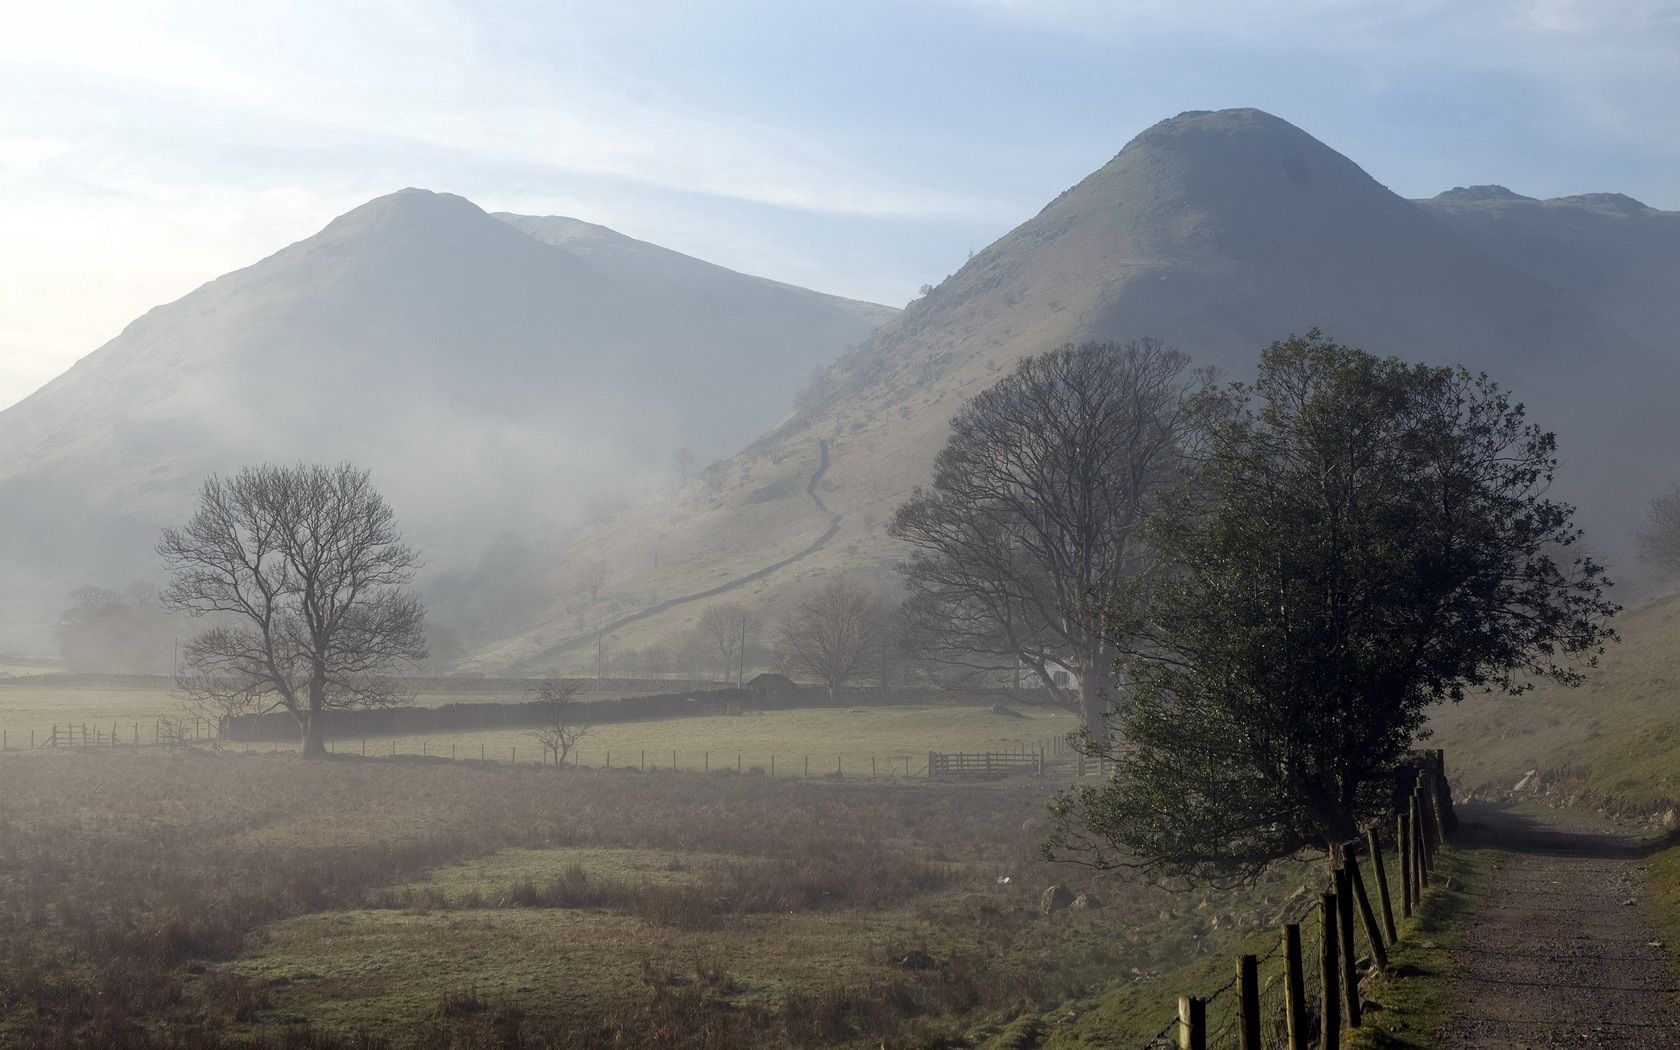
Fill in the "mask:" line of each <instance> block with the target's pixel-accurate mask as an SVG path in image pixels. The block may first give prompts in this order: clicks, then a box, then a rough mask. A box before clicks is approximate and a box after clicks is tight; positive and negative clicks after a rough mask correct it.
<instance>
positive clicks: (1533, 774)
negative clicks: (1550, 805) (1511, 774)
mask: <svg viewBox="0 0 1680 1050" xmlns="http://www.w3.org/2000/svg"><path fill="white" fill-rule="evenodd" d="M1539 786H1540V771H1539V770H1538V769H1531V770H1529V771H1528V772H1527V773H1526V774H1525V775H1524V776H1523V778H1522V779H1521V780H1519V781H1517V786H1516V787H1514V788H1512V789H1511V790H1512V791H1513V792H1515V793H1516V794H1519V795H1520V794H1522V793H1524V792H1526V791H1533V790H1535V789H1536V788H1538V787H1539Z"/></svg>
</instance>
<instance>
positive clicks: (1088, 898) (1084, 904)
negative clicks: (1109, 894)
mask: <svg viewBox="0 0 1680 1050" xmlns="http://www.w3.org/2000/svg"><path fill="white" fill-rule="evenodd" d="M1102 906H1103V902H1102V898H1101V897H1099V896H1097V895H1096V894H1095V893H1081V894H1080V895H1079V896H1077V897H1075V898H1074V899H1073V903H1072V904H1070V905H1068V907H1070V908H1072V909H1073V910H1075V911H1096V910H1097V909H1098V908H1100V907H1102Z"/></svg>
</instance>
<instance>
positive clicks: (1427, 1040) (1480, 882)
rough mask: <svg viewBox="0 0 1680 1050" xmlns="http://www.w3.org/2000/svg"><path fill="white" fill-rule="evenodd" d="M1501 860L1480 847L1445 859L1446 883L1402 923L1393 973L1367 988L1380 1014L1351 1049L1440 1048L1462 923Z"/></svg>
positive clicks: (1350, 1042) (1371, 1016)
mask: <svg viewBox="0 0 1680 1050" xmlns="http://www.w3.org/2000/svg"><path fill="white" fill-rule="evenodd" d="M1500 856H1501V854H1500V852H1499V851H1498V850H1495V849H1491V848H1487V847H1475V846H1472V847H1468V848H1462V847H1461V848H1454V849H1451V850H1448V851H1446V852H1444V853H1442V854H1441V864H1440V867H1439V868H1438V869H1437V870H1438V872H1439V874H1441V875H1444V876H1445V879H1443V880H1439V881H1438V883H1437V885H1436V886H1435V887H1433V888H1432V889H1430V890H1429V891H1428V892H1427V893H1425V894H1424V898H1423V906H1422V907H1421V908H1419V909H1418V910H1417V911H1416V912H1414V913H1413V914H1412V917H1411V918H1410V919H1408V920H1406V921H1404V922H1403V923H1402V924H1401V928H1400V941H1399V943H1398V944H1396V945H1395V946H1394V947H1393V948H1391V949H1390V950H1389V960H1388V961H1389V973H1388V974H1386V975H1383V976H1380V977H1376V978H1373V979H1371V980H1370V981H1368V982H1367V983H1366V985H1365V988H1364V991H1365V995H1366V997H1367V998H1368V999H1369V1000H1370V1001H1371V1002H1373V1003H1375V1004H1376V1006H1377V1009H1375V1010H1371V1011H1369V1012H1368V1013H1366V1015H1365V1017H1364V1024H1363V1025H1362V1026H1361V1027H1360V1028H1359V1029H1358V1030H1357V1031H1354V1032H1351V1033H1350V1034H1349V1036H1348V1039H1347V1041H1346V1044H1345V1045H1346V1046H1347V1047H1349V1050H1400V1048H1418V1050H1422V1048H1426V1047H1432V1046H1434V1045H1435V1033H1436V1031H1437V1030H1438V1029H1439V1028H1440V1026H1441V1024H1442V1022H1443V1021H1444V1020H1445V1019H1446V1014H1447V1008H1448V1006H1449V1005H1450V1003H1451V997H1452V982H1453V971H1452V963H1451V952H1452V950H1453V949H1454V948H1456V947H1458V946H1459V945H1460V944H1462V942H1463V937H1464V934H1463V922H1462V920H1463V919H1464V917H1465V916H1466V915H1468V914H1470V913H1471V912H1472V911H1474V910H1475V908H1476V907H1477V903H1478V901H1479V899H1480V895H1481V893H1482V891H1483V890H1484V889H1485V888H1486V886H1487V884H1488V881H1489V878H1490V876H1491V875H1492V873H1493V871H1494V870H1495V869H1496V868H1497V866H1498V864H1499V860H1500Z"/></svg>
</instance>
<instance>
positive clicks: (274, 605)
mask: <svg viewBox="0 0 1680 1050" xmlns="http://www.w3.org/2000/svg"><path fill="white" fill-rule="evenodd" d="M158 553H159V554H160V555H161V556H162V557H163V559H164V562H165V564H166V565H167V566H168V568H169V571H170V573H171V575H172V577H173V579H172V580H171V582H170V584H169V586H168V588H167V589H166V590H165V591H164V593H163V599H164V602H165V604H167V605H169V606H171V607H172V608H176V609H181V610H184V611H186V612H189V613H192V614H194V615H198V616H210V617H212V620H213V624H214V625H213V626H212V627H210V629H208V630H206V631H204V632H202V633H201V634H199V635H198V636H197V637H195V638H193V639H192V641H191V642H189V643H188V644H187V645H186V647H185V648H184V650H183V651H182V656H183V662H184V668H183V671H182V673H181V675H180V685H181V688H182V689H183V690H184V691H185V692H186V693H187V694H188V695H189V696H190V697H191V698H193V699H194V700H196V701H198V702H199V703H201V704H204V705H207V706H209V707H211V708H212V709H213V711H214V713H216V714H220V715H238V714H262V713H265V712H268V711H273V710H277V709H278V710H284V711H287V712H289V713H290V714H291V715H292V716H293V717H295V718H296V719H297V721H298V724H299V727H300V729H301V731H302V735H303V751H304V754H305V755H311V756H313V755H320V754H323V753H325V743H324V736H323V732H324V728H325V727H324V725H323V721H324V715H325V713H326V712H327V711H329V710H331V709H333V708H344V707H379V706H387V705H391V704H395V703H400V702H402V701H403V700H405V699H406V696H405V694H404V693H403V692H402V690H401V689H400V688H399V687H398V686H397V684H396V683H395V681H394V680H393V679H392V678H391V677H390V676H389V674H388V672H389V671H390V670H391V669H392V668H393V667H395V666H397V665H398V664H399V663H401V662H402V661H404V660H418V659H420V658H422V657H424V656H425V655H426V648H425V634H424V620H425V613H424V610H423V609H422V608H421V605H420V602H419V600H418V599H417V598H415V597H414V596H413V595H412V594H411V593H409V591H408V590H407V589H406V585H407V584H408V582H409V580H410V579H411V578H412V577H413V575H414V570H415V569H416V568H417V567H418V565H419V556H418V554H417V553H416V552H415V551H414V549H413V548H412V547H409V546H407V545H405V544H404V543H403V542H402V536H401V534H400V533H399V531H398V529H397V524H396V515H395V513H394V512H393V511H392V510H391V508H390V506H389V505H388V504H387V503H386V502H385V500H384V497H382V496H380V495H379V493H378V492H376V491H375V490H374V488H373V483H372V481H371V480H370V478H369V476H368V473H367V472H366V471H363V470H358V469H356V468H355V467H353V466H350V465H349V464H340V465H339V466H336V467H323V466H313V465H308V464H299V465H297V466H294V467H280V466H272V465H264V466H260V467H248V468H246V469H244V470H242V471H240V472H239V473H238V474H237V475H235V476H234V477H232V478H227V479H224V478H221V477H219V476H216V475H211V476H210V477H209V478H208V479H207V480H206V481H205V482H204V488H203V490H202V492H201V493H200V495H199V503H198V510H197V512H196V513H194V515H193V516H192V518H191V519H190V520H189V521H188V522H187V524H186V525H185V526H183V527H181V528H179V529H175V528H170V529H165V530H164V533H163V539H162V541H161V542H160V543H159V544H158Z"/></svg>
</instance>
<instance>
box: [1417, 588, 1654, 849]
mask: <svg viewBox="0 0 1680 1050" xmlns="http://www.w3.org/2000/svg"><path fill="white" fill-rule="evenodd" d="M1619 630H1620V632H1621V635H1622V641H1621V644H1619V645H1616V646H1614V647H1612V648H1611V650H1610V651H1609V652H1608V653H1606V654H1605V656H1604V657H1603V659H1602V660H1601V662H1600V666H1599V667H1598V668H1597V669H1595V670H1593V671H1591V672H1589V674H1588V678H1587V681H1586V683H1585V684H1583V685H1582V686H1581V687H1579V688H1577V689H1564V688H1559V687H1557V686H1554V685H1549V684H1545V685H1541V686H1538V687H1537V688H1536V689H1535V690H1534V691H1533V692H1532V693H1530V694H1527V695H1524V696H1519V697H1508V698H1507V697H1492V696H1473V697H1470V698H1469V699H1467V700H1465V701H1464V702H1463V703H1462V704H1459V705H1457V706H1454V707H1449V708H1444V709H1442V710H1440V711H1439V712H1438V713H1437V714H1436V717H1435V718H1434V720H1433V722H1432V726H1433V729H1434V732H1435V739H1436V743H1437V744H1438V745H1439V746H1441V747H1444V748H1446V751H1447V764H1448V767H1449V773H1450V774H1451V776H1452V778H1453V779H1454V781H1455V782H1456V783H1457V785H1458V786H1459V789H1460V790H1461V791H1466V790H1467V791H1470V792H1475V793H1480V794H1496V793H1501V792H1506V791H1509V790H1511V789H1512V788H1514V787H1515V786H1516V785H1517V784H1518V782H1519V781H1520V780H1521V779H1522V778H1523V777H1524V776H1525V775H1526V774H1527V773H1528V772H1529V771H1530V770H1535V771H1537V772H1538V780H1539V783H1540V785H1541V787H1542V788H1543V790H1544V792H1545V794H1546V795H1548V796H1550V797H1553V798H1556V799H1559V800H1565V801H1574V802H1578V803H1583V804H1587V805H1592V806H1596V807H1601V808H1605V809H1608V810H1611V811H1613V812H1617V813H1623V814H1627V815H1655V816H1660V815H1661V814H1663V813H1666V812H1668V811H1669V810H1671V809H1673V808H1675V806H1676V805H1677V804H1680V690H1677V687H1680V593H1673V594H1667V595H1664V596H1662V597H1658V598H1655V599H1652V600H1650V601H1647V602H1644V603H1642V604H1640V605H1639V606H1637V607H1635V608H1633V609H1630V610H1628V611H1627V612H1625V613H1623V614H1622V616H1621V617H1620V618H1619Z"/></svg>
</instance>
